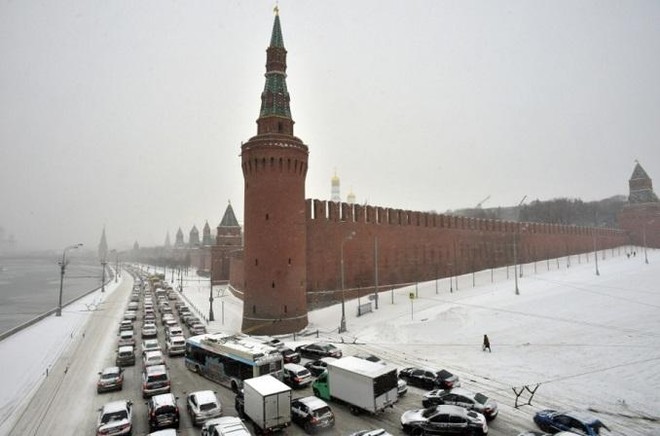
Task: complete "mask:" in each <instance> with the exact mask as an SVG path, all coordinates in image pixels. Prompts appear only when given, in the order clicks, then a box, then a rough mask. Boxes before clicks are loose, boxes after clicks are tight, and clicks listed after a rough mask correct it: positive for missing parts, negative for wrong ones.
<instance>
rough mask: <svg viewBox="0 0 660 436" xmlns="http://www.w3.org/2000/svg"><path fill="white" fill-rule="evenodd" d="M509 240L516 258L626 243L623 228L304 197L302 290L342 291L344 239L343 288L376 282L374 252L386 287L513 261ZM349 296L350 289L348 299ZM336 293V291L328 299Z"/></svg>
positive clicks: (337, 296) (531, 258) (528, 259)
mask: <svg viewBox="0 0 660 436" xmlns="http://www.w3.org/2000/svg"><path fill="white" fill-rule="evenodd" d="M352 232H355V235H354V236H352V237H351V238H350V239H349V238H348V237H349V235H351V233H352ZM594 236H595V238H594ZM514 239H515V241H516V242H517V261H518V263H528V262H532V261H535V260H545V259H548V258H556V257H562V256H566V255H568V254H577V253H585V252H591V251H593V250H594V239H595V243H596V246H597V248H598V249H599V250H602V249H605V248H612V247H617V246H621V245H625V244H628V243H629V239H628V236H627V234H626V232H625V231H622V230H618V229H592V228H588V227H577V226H563V225H552V224H541V223H516V222H508V221H495V220H485V219H477V218H468V217H458V216H449V215H442V214H435V213H428V212H415V211H409V210H399V209H387V208H380V207H372V206H360V205H349V204H347V203H333V202H326V201H320V200H307V291H308V293H309V292H310V291H312V292H314V291H327V290H341V267H340V265H341V251H342V247H341V244H342V241H344V242H343V244H344V247H343V255H344V287H345V289H347V290H349V289H355V288H365V287H373V286H374V281H375V274H374V259H375V257H376V252H377V256H378V283H379V287H380V286H383V287H384V286H387V285H394V284H403V283H412V282H418V281H419V282H422V281H428V280H433V279H435V278H441V277H450V276H454V275H460V274H465V273H469V272H472V271H480V270H484V269H489V268H494V267H500V266H505V265H507V264H508V265H513V263H514V254H513V244H514ZM376 244H377V248H376ZM320 294H321V293H319V294H316V295H320ZM352 294H353V292H351V291H348V293H347V294H346V297H347V298H352V297H354V295H352ZM340 298H341V296H340V294H338V293H334V298H331V299H334V300H335V301H336V300H338V299H340ZM324 299H325V300H327V298H324ZM310 304H312V305H315V304H314V301H310Z"/></svg>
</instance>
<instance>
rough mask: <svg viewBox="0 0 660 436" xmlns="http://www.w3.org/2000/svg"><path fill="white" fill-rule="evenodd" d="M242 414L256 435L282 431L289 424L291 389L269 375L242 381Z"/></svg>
mask: <svg viewBox="0 0 660 436" xmlns="http://www.w3.org/2000/svg"><path fill="white" fill-rule="evenodd" d="M243 414H244V415H245V416H246V417H247V418H248V419H249V420H250V421H252V424H253V425H254V429H255V431H256V432H257V434H260V433H271V432H275V431H279V430H282V429H284V428H286V427H288V426H289V425H290V424H291V388H290V387H289V386H287V385H285V384H284V383H282V382H281V381H279V380H278V379H276V378H275V377H273V376H271V375H262V376H260V377H254V378H249V379H246V380H244V381H243Z"/></svg>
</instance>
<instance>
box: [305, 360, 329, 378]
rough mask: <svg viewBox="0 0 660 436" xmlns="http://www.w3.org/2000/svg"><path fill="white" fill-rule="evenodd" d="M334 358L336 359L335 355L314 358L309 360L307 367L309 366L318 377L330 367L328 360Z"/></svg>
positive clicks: (310, 370)
mask: <svg viewBox="0 0 660 436" xmlns="http://www.w3.org/2000/svg"><path fill="white" fill-rule="evenodd" d="M333 360H335V359H334V358H333V357H324V358H323V359H319V360H313V361H311V362H307V363H306V364H305V368H307V369H308V370H309V372H311V373H312V375H313V376H314V377H318V376H320V375H321V373H322V372H323V371H325V369H326V368H327V367H328V362H332V361H333Z"/></svg>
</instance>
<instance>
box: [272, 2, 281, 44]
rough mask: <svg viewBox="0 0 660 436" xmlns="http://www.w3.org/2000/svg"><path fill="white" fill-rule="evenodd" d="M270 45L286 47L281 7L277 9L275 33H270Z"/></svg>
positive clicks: (274, 25)
mask: <svg viewBox="0 0 660 436" xmlns="http://www.w3.org/2000/svg"><path fill="white" fill-rule="evenodd" d="M270 46H271V47H281V48H284V39H283V38H282V27H280V14H279V9H275V22H274V23H273V33H272V34H271V35H270Z"/></svg>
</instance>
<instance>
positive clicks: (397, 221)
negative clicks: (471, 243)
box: [306, 199, 624, 237]
mask: <svg viewBox="0 0 660 436" xmlns="http://www.w3.org/2000/svg"><path fill="white" fill-rule="evenodd" d="M306 214H307V219H308V220H312V221H323V222H337V223H339V222H351V223H356V224H365V225H381V226H385V225H390V226H409V227H428V228H443V229H451V230H466V231H479V232H492V233H512V232H517V233H519V234H521V235H526V236H531V235H554V234H558V235H561V234H566V235H582V236H584V235H594V234H595V235H596V236H599V237H605V236H616V235H619V234H620V233H622V232H624V230H621V229H615V228H593V227H582V226H575V225H567V224H550V223H539V222H515V221H503V220H494V219H482V218H472V217H465V216H459V215H447V214H438V213H435V212H420V211H412V210H404V209H394V208H387V207H380V206H370V205H359V204H349V203H345V202H333V201H326V200H317V199H307V200H306Z"/></svg>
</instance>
